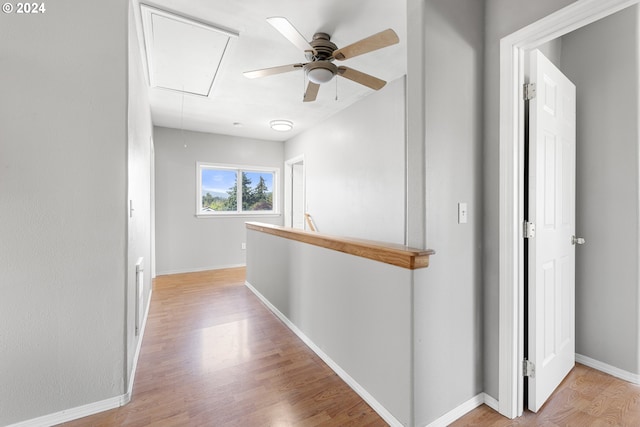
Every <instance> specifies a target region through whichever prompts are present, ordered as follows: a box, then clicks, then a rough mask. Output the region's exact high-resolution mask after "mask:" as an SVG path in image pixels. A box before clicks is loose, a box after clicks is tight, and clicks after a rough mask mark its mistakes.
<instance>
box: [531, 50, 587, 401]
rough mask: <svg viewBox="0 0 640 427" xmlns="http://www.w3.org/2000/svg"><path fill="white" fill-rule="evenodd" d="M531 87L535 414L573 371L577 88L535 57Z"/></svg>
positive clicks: (532, 356) (532, 399)
mask: <svg viewBox="0 0 640 427" xmlns="http://www.w3.org/2000/svg"><path fill="white" fill-rule="evenodd" d="M530 82H531V83H534V84H535V87H536V95H535V97H534V98H533V99H531V100H530V101H529V209H528V211H529V219H528V221H529V222H530V223H533V224H534V225H535V236H534V237H532V238H529V239H528V240H527V242H528V251H529V252H528V253H529V256H528V310H529V315H528V320H529V321H528V360H529V361H530V362H532V363H533V366H534V373H533V374H531V375H530V377H529V378H528V407H529V409H530V410H531V411H534V412H537V411H538V409H540V407H541V406H542V405H543V404H544V402H545V401H546V400H547V398H548V397H549V396H550V395H551V393H552V392H553V390H555V388H556V387H557V386H558V385H559V384H560V382H561V381H562V380H563V379H564V377H565V376H566V375H567V374H568V373H569V371H571V369H572V368H573V366H574V365H575V314H574V313H575V246H574V243H573V236H574V234H575V193H576V180H575V175H576V172H575V165H576V161H575V159H576V136H575V135H576V125H575V123H576V89H575V85H574V84H573V83H571V81H569V79H567V78H566V77H565V76H564V75H563V74H562V73H561V72H560V70H558V69H557V68H556V67H555V66H554V65H553V64H552V63H551V62H550V61H549V60H548V59H547V58H546V57H545V56H544V55H542V54H541V53H540V52H539V51H537V50H535V51H533V52H532V53H531V58H530Z"/></svg>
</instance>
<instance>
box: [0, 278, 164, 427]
mask: <svg viewBox="0 0 640 427" xmlns="http://www.w3.org/2000/svg"><path fill="white" fill-rule="evenodd" d="M152 293H153V289H151V290H150V292H149V298H148V300H147V309H146V310H145V313H144V318H143V319H142V327H141V328H140V334H139V337H140V339H139V340H138V345H137V346H136V352H135V354H134V356H133V368H132V369H131V375H130V377H129V381H128V387H127V392H126V393H125V394H121V395H120V396H115V397H111V398H109V399H104V400H101V401H99V402H93V403H88V404H86V405H81V406H76V407H75V408H71V409H65V410H62V411H60V412H55V413H53V414H48V415H43V416H42V417H38V418H32V419H30V420H27V421H21V422H18V423H15V424H10V425H8V426H7V427H48V426H53V425H56V424H61V423H66V422H68V421H73V420H77V419H78V418H84V417H88V416H89V415H93V414H97V413H99V412H104V411H108V410H110V409H115V408H119V407H121V406H124V405H126V404H127V403H129V402H130V401H131V395H132V392H133V382H134V379H135V376H136V369H137V367H138V357H139V356H140V348H141V347H142V339H143V337H144V330H145V327H146V326H147V317H148V316H149V307H150V306H151V294H152Z"/></svg>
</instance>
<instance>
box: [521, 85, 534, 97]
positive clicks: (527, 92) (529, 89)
mask: <svg viewBox="0 0 640 427" xmlns="http://www.w3.org/2000/svg"><path fill="white" fill-rule="evenodd" d="M523 97H524V100H525V101H529V100H531V99H533V98H535V97H536V84H535V83H525V85H524V90H523Z"/></svg>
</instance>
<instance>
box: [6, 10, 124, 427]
mask: <svg viewBox="0 0 640 427" xmlns="http://www.w3.org/2000/svg"><path fill="white" fill-rule="evenodd" d="M46 7H47V10H46V13H45V14H42V15H38V16H35V15H34V16H19V15H16V14H11V15H9V14H2V17H1V18H0V21H1V23H0V69H1V70H2V72H1V74H2V78H1V79H0V94H1V95H0V236H2V237H1V238H0V265H1V266H2V268H0V295H1V297H0V361H1V363H0V384H1V386H0V425H7V424H10V423H14V422H19V421H21V420H27V419H31V418H34V417H38V416H41V415H45V414H50V413H53V412H57V411H61V410H64V409H68V408H72V407H76V406H79V405H83V404H88V403H92V402H96V401H100V400H103V399H107V398H111V397H114V396H118V395H121V394H123V392H124V369H125V348H124V346H125V340H124V339H123V330H124V319H125V313H124V284H125V281H126V271H125V266H126V258H125V253H126V252H125V251H126V219H125V218H126V217H125V215H126V190H127V182H126V176H127V175H126V173H127V170H126V157H127V123H126V120H127V117H126V113H125V111H126V108H127V54H126V49H127V1H126V0H117V1H109V2H104V1H97V0H88V1H83V2H78V1H74V0H56V1H55V2H53V3H47V4H46Z"/></svg>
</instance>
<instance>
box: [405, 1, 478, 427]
mask: <svg viewBox="0 0 640 427" xmlns="http://www.w3.org/2000/svg"><path fill="white" fill-rule="evenodd" d="M424 14H425V16H424V23H425V25H424V52H425V55H424V56H425V69H424V73H425V81H424V84H425V95H424V100H425V117H424V123H425V132H426V140H425V152H426V171H425V174H426V179H425V181H426V204H427V205H426V240H427V243H426V246H427V247H428V248H431V249H434V250H435V251H436V254H435V255H434V256H432V257H431V262H430V265H429V268H427V269H424V270H418V271H417V273H416V287H415V294H414V316H415V331H414V337H415V338H414V346H415V355H414V360H415V365H416V367H415V374H414V382H415V390H416V396H415V411H416V416H415V418H416V425H419V426H423V425H427V424H429V423H430V422H432V421H434V420H435V419H437V418H439V417H441V416H442V415H444V414H445V413H447V412H448V411H450V410H451V409H453V408H456V407H457V406H459V405H460V404H462V403H464V402H466V401H467V400H469V399H471V398H473V397H475V396H476V395H477V394H478V393H480V392H482V391H483V381H482V380H483V378H482V377H483V375H482V374H483V373H482V297H481V296H482V263H481V262H482V217H483V209H482V196H481V190H482V186H481V185H482V165H481V159H482V96H483V87H482V83H483V80H482V76H483V63H484V58H483V36H484V5H483V3H482V2H478V1H476V0H427V1H425V10H424ZM459 202H464V203H467V206H468V212H469V215H468V218H469V221H468V223H467V224H458V203H459Z"/></svg>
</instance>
